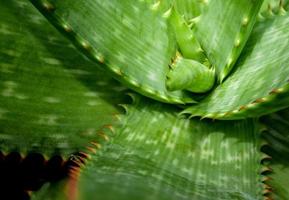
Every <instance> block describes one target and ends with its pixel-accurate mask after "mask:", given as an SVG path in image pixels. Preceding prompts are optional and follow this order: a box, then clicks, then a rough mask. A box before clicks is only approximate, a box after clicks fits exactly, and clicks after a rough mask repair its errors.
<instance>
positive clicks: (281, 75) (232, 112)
mask: <svg viewBox="0 0 289 200" xmlns="http://www.w3.org/2000/svg"><path fill="white" fill-rule="evenodd" d="M288 38H289V16H288V14H287V13H286V15H284V16H280V15H279V16H275V17H273V18H270V19H267V20H266V21H263V22H260V23H258V24H257V25H256V27H255V28H254V31H253V32H252V35H251V37H250V39H249V41H248V44H247V45H246V47H245V48H244V51H243V53H242V55H241V57H240V59H239V61H238V63H237V66H236V68H237V69H236V71H235V72H234V73H232V74H231V75H230V77H228V79H227V80H226V81H225V82H224V83H222V84H221V85H219V86H218V87H217V88H216V89H214V91H213V92H212V93H211V94H210V95H209V96H208V97H206V98H205V99H204V100H203V101H202V102H201V103H200V104H198V105H196V106H191V107H189V108H188V109H186V110H185V111H184V113H188V114H191V115H192V116H202V117H208V118H216V119H241V118H245V117H256V116H261V115H264V114H267V113H271V112H275V111H277V110H280V109H283V108H285V107H288V106H289V105H288V101H289V92H288V91H289V85H288V77H289V67H288V63H289V51H288V48H289V40H288Z"/></svg>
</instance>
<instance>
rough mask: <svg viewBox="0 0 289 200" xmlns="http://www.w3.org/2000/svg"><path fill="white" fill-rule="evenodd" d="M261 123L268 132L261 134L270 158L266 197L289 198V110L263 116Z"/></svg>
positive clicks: (281, 199)
mask: <svg viewBox="0 0 289 200" xmlns="http://www.w3.org/2000/svg"><path fill="white" fill-rule="evenodd" d="M262 122H263V123H264V124H266V126H267V128H268V130H267V131H266V132H265V133H264V134H263V135H264V137H265V139H266V140H267V142H268V145H267V149H266V153H267V154H268V155H270V156H271V157H272V160H271V162H270V163H269V166H270V168H271V169H272V174H269V175H268V177H269V179H268V180H267V182H266V183H267V187H268V190H269V191H270V192H269V194H268V196H269V197H271V198H273V199H276V200H279V199H280V200H283V199H287V198H288V196H289V189H288V188H289V183H288V179H289V175H288V174H289V162H288V159H289V134H288V130H289V110H288V109H286V110H283V111H280V112H278V113H275V114H271V115H269V116H265V117H264V118H263V119H262Z"/></svg>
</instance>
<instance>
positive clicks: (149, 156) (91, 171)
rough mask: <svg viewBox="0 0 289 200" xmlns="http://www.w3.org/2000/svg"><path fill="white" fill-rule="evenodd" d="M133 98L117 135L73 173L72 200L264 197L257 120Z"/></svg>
mask: <svg viewBox="0 0 289 200" xmlns="http://www.w3.org/2000/svg"><path fill="white" fill-rule="evenodd" d="M132 97H133V101H134V102H133V103H132V105H127V106H126V108H127V114H126V115H125V116H122V122H123V124H122V127H120V128H119V129H117V130H116V134H115V136H113V137H112V138H111V140H110V142H108V143H107V144H106V145H104V146H103V147H102V148H101V149H99V150H98V151H97V152H96V153H95V154H91V155H90V158H89V160H87V163H86V164H85V165H84V166H83V167H82V168H80V169H76V170H75V171H73V173H72V174H71V176H72V178H71V179H72V180H70V181H68V184H67V186H66V191H71V192H70V193H69V194H67V195H68V197H67V198H68V199H94V198H96V197H97V198H99V199H211V198H212V196H214V199H223V200H224V199H259V197H261V189H262V183H261V175H260V173H261V165H260V160H261V153H260V152H259V145H260V144H259V142H258V141H259V130H260V127H259V125H258V123H256V121H255V120H247V121H234V122H215V123H213V122H211V121H202V122H201V121H198V120H189V119H181V118H179V117H178V115H177V110H176V109H173V108H172V107H170V106H164V105H162V104H160V103H157V102H152V101H151V100H148V99H145V98H141V97H139V96H135V95H132ZM160 122H161V123H160ZM72 191H73V192H72ZM62 192H64V191H63V190H62Z"/></svg>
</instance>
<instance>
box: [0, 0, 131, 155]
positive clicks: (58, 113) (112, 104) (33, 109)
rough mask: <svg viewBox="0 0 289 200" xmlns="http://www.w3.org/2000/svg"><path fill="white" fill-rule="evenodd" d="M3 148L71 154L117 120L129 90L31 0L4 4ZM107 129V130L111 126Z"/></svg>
mask: <svg viewBox="0 0 289 200" xmlns="http://www.w3.org/2000/svg"><path fill="white" fill-rule="evenodd" d="M0 27H1V29H0V38H1V40H0V60H1V63H0V71H1V73H0V96H1V98H0V148H1V151H4V152H10V151H13V150H14V151H20V152H22V153H27V152H31V151H36V152H39V151H40V152H41V153H44V154H46V155H48V156H51V155H52V154H54V153H58V154H62V155H63V156H66V157H67V156H68V155H70V154H71V153H74V152H77V151H80V150H83V151H85V148H84V147H85V146H87V144H88V143H89V142H90V141H92V140H93V139H94V138H96V136H97V135H98V133H99V132H101V131H102V130H103V131H105V132H108V128H105V127H103V126H104V125H109V126H107V127H110V126H111V125H112V124H114V123H116V121H117V120H116V119H115V117H114V116H113V114H114V113H118V112H119V110H118V108H117V106H116V105H117V104H118V103H121V102H122V100H121V99H122V96H123V95H121V94H122V93H121V91H122V90H124V89H125V88H124V87H122V86H119V85H118V84H117V82H116V81H114V80H112V79H111V78H108V76H107V75H106V74H105V73H104V72H103V71H101V70H100V69H99V68H97V65H95V64H92V63H91V62H89V61H87V59H84V58H83V57H82V56H81V55H80V54H79V53H78V52H77V51H76V50H75V48H74V47H73V46H71V45H70V43H68V42H67V41H66V39H64V38H63V37H62V36H61V35H60V34H59V33H58V32H57V31H56V30H54V29H53V28H52V27H51V26H50V25H49V23H48V22H47V21H46V20H45V18H43V17H42V16H41V14H40V13H39V12H38V11H37V10H36V9H35V8H34V7H33V5H31V3H29V2H25V1H19V2H16V1H13V2H11V1H10V0H7V1H6V0H3V1H1V6H0ZM105 129H107V130H105Z"/></svg>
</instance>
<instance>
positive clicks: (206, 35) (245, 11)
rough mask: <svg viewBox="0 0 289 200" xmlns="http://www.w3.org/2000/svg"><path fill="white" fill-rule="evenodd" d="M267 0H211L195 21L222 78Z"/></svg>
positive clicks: (200, 38)
mask: <svg viewBox="0 0 289 200" xmlns="http://www.w3.org/2000/svg"><path fill="white" fill-rule="evenodd" d="M262 2H263V0H256V1H252V0H239V1H228V0H218V1H209V2H208V5H207V7H206V9H205V10H204V12H202V13H201V16H200V19H199V21H198V22H197V24H196V25H195V29H196V36H197V38H198V40H199V42H200V44H201V46H202V47H203V48H204V50H205V52H206V54H207V56H208V58H209V60H210V62H211V64H213V65H214V66H215V68H216V74H217V75H218V78H219V80H220V82H222V81H223V80H224V78H225V77H226V76H227V75H228V74H229V72H230V71H231V69H232V67H233V66H234V64H235V62H236V60H237V58H238V57H239V55H240V53H241V51H242V49H243V47H244V45H245V44H246V41H247V39H248V37H249V35H250V33H251V31H252V28H253V26H254V24H255V21H256V18H257V15H258V13H259V9H260V7H261V5H262Z"/></svg>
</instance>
